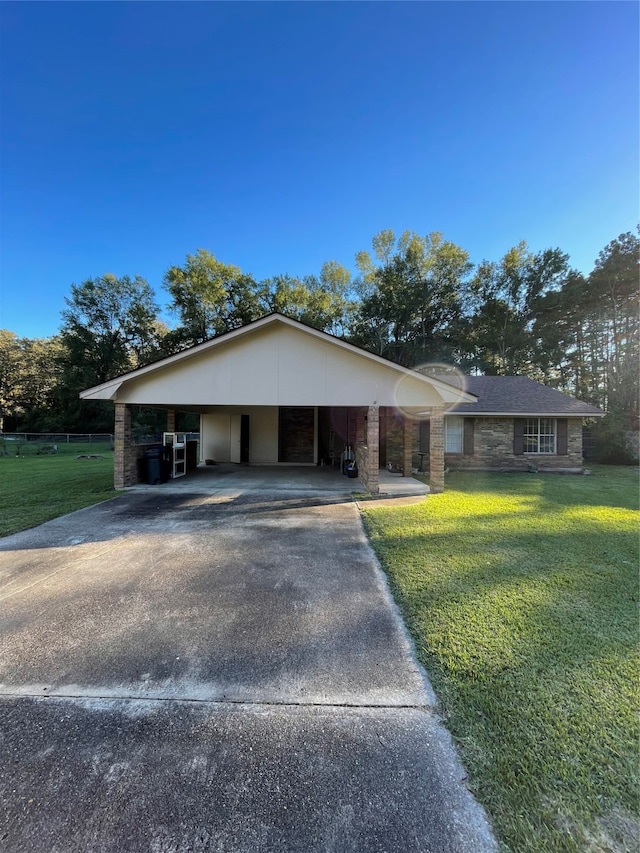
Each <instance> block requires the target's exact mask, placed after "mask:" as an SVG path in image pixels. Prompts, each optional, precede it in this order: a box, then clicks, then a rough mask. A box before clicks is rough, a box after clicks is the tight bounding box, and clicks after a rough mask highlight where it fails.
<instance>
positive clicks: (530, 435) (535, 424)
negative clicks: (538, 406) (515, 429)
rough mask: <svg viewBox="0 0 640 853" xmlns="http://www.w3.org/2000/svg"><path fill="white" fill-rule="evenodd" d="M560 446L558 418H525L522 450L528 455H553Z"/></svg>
mask: <svg viewBox="0 0 640 853" xmlns="http://www.w3.org/2000/svg"><path fill="white" fill-rule="evenodd" d="M557 447H558V422H557V419H556V418H525V419H524V432H523V435H522V452H523V453H525V454H527V455H528V456H553V455H554V454H556V452H557Z"/></svg>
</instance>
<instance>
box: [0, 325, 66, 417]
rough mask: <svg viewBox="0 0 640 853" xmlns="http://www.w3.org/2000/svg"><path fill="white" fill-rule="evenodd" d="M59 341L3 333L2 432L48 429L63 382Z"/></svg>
mask: <svg viewBox="0 0 640 853" xmlns="http://www.w3.org/2000/svg"><path fill="white" fill-rule="evenodd" d="M61 352H62V344H61V341H60V339H59V338H57V337H53V338H34V339H30V338H19V337H18V336H17V335H15V334H14V333H13V332H9V331H7V330H5V329H2V330H0V431H2V430H3V429H4V430H6V429H10V430H14V429H20V430H30V431H38V430H39V429H41V428H42V429H48V428H49V425H50V419H51V418H50V412H51V409H52V407H53V406H54V404H55V399H56V394H55V390H56V387H57V384H58V382H59V379H60V367H59V359H60V355H61Z"/></svg>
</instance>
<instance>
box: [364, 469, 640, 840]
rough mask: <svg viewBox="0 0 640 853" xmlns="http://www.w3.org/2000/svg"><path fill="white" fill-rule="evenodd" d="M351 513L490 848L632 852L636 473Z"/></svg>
mask: <svg viewBox="0 0 640 853" xmlns="http://www.w3.org/2000/svg"><path fill="white" fill-rule="evenodd" d="M446 488H447V491H446V492H445V493H444V494H442V495H433V496H431V497H429V498H427V500H425V501H423V502H422V503H420V504H418V505H415V506H411V507H402V508H395V509H391V508H383V507H379V508H376V505H375V502H372V503H368V504H365V505H364V506H363V507H362V510H363V514H364V520H365V524H366V527H367V530H368V532H369V536H370V538H371V541H372V543H373V546H374V548H375V549H376V552H377V554H378V556H379V558H380V560H381V562H382V565H383V567H384V568H385V570H386V571H387V573H388V576H389V580H390V584H391V587H392V590H393V592H394V595H395V596H396V599H397V601H398V603H399V605H400V607H401V609H402V611H403V614H404V616H405V620H406V622H407V624H408V626H409V629H410V630H411V631H412V633H413V636H414V638H415V642H416V646H417V649H418V654H419V656H420V658H421V661H422V663H423V664H424V666H425V668H426V669H427V671H428V673H429V675H430V677H431V680H432V682H433V685H434V688H435V690H436V693H437V694H438V696H439V698H440V700H441V702H442V710H443V713H444V715H445V721H446V724H447V726H448V728H449V729H450V731H451V732H452V733H453V735H454V737H455V738H456V740H457V742H458V744H459V747H460V750H461V754H462V758H463V761H464V763H465V765H466V768H467V770H468V771H469V782H470V786H471V788H472V790H473V791H474V793H475V794H476V796H477V797H478V799H479V800H480V801H481V802H482V803H483V804H484V806H485V808H486V809H487V812H488V814H489V816H490V819H491V820H492V822H493V825H494V827H495V830H496V833H497V835H498V837H499V839H500V841H501V842H502V844H503V849H505V850H510V851H512V853H526V852H527V851H540V853H542V851H544V853H548V852H549V853H552V851H558V852H559V851H563V853H564V851H567V853H568V851H572V853H605V851H606V852H607V853H612V852H613V851H637V849H638V836H637V829H638V823H637V821H638V794H639V790H640V789H639V787H638V745H639V736H640V732H639V726H638V688H637V685H638V675H639V667H638V655H637V651H638V613H637V602H638V521H639V515H638V512H637V508H638V471H637V469H631V468H613V467H600V468H596V469H594V473H593V475H592V476H590V477H579V476H559V475H549V474H547V475H533V474H477V473H473V474H471V473H469V474H450V475H448V477H447V484H446Z"/></svg>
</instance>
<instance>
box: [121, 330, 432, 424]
mask: <svg viewBox="0 0 640 853" xmlns="http://www.w3.org/2000/svg"><path fill="white" fill-rule="evenodd" d="M117 399H118V400H119V401H121V402H123V403H137V404H141V405H167V406H174V407H178V406H200V407H205V406H213V405H225V406H249V405H253V406H256V405H258V406H369V405H378V406H396V405H399V406H401V407H425V406H437V405H442V402H443V400H442V397H441V395H440V393H439V392H438V390H437V389H435V388H434V387H433V386H431V385H430V384H429V383H427V382H423V381H421V380H420V379H418V378H416V377H412V376H411V375H409V374H402V373H400V372H399V371H398V370H396V369H394V368H393V367H392V366H389V367H387V366H386V365H385V364H381V363H379V362H375V361H372V360H371V359H369V358H367V357H366V356H365V355H360V354H359V353H357V352H351V351H349V350H347V349H344V348H342V347H340V346H339V345H337V344H336V342H335V341H333V340H323V339H322V338H318V337H315V336H314V335H310V334H307V333H305V332H304V331H301V330H299V329H296V328H292V327H289V326H285V325H282V324H277V325H271V326H266V327H264V328H261V329H257V330H255V332H253V333H252V334H251V335H246V336H244V337H239V338H237V339H234V340H231V341H229V342H228V343H226V344H224V345H223V344H221V345H220V346H219V347H216V348H215V349H212V350H208V351H204V352H201V353H198V354H196V355H194V356H193V357H190V358H186V359H184V360H182V361H177V362H176V363H175V364H172V365H165V366H164V367H163V368H162V370H161V371H157V372H150V373H147V374H146V375H143V376H138V377H135V378H132V379H131V380H129V381H126V382H124V383H123V385H122V386H121V388H120V390H119V392H118V396H117Z"/></svg>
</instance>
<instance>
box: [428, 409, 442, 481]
mask: <svg viewBox="0 0 640 853" xmlns="http://www.w3.org/2000/svg"><path fill="white" fill-rule="evenodd" d="M430 422H431V429H430V433H429V436H430V437H429V487H430V489H431V492H433V493H434V494H438V493H440V492H444V466H445V461H444V412H443V411H442V410H438V409H434V410H433V412H432V413H431V419H430Z"/></svg>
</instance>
